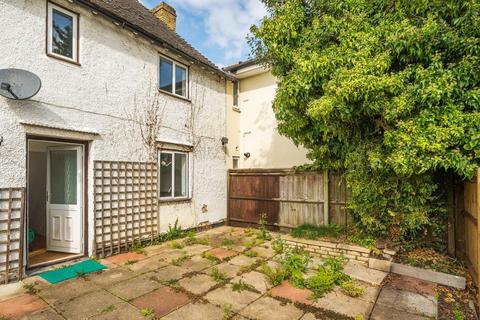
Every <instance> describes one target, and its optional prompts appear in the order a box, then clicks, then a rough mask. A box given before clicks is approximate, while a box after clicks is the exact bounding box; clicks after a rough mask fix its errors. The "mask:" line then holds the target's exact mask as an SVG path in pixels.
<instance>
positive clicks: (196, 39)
mask: <svg viewBox="0 0 480 320" xmlns="http://www.w3.org/2000/svg"><path fill="white" fill-rule="evenodd" d="M139 1H140V2H142V3H143V4H144V5H145V6H147V7H148V8H150V9H151V8H153V7H154V6H155V5H157V4H158V3H159V2H160V0H139ZM166 2H167V3H168V4H170V5H171V6H172V7H174V8H175V10H176V11H177V33H178V34H180V36H182V37H183V38H184V39H185V40H187V41H188V42H189V43H190V44H191V45H192V46H194V47H195V48H196V49H197V50H198V51H200V52H201V53H202V54H204V55H205V56H206V57H207V58H209V59H210V60H212V61H213V62H214V63H215V64H217V65H218V66H220V67H223V66H227V65H230V64H234V63H237V62H238V61H241V60H245V59H247V58H248V55H249V52H250V50H249V47H248V45H247V41H246V36H247V34H248V33H249V29H250V26H251V25H252V24H258V22H259V21H260V19H261V18H262V17H263V16H264V15H266V11H265V8H264V6H263V4H262V3H261V2H260V0H167V1H166Z"/></svg>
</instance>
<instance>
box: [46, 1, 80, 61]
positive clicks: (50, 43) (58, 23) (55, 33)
mask: <svg viewBox="0 0 480 320" xmlns="http://www.w3.org/2000/svg"><path fill="white" fill-rule="evenodd" d="M78 20H79V15H78V14H77V13H74V12H72V11H69V10H67V9H65V8H63V7H60V6H58V5H56V4H53V3H51V2H47V54H48V55H49V56H53V57H56V58H59V59H62V60H66V61H69V62H74V63H78V43H79V35H78V29H79V27H78Z"/></svg>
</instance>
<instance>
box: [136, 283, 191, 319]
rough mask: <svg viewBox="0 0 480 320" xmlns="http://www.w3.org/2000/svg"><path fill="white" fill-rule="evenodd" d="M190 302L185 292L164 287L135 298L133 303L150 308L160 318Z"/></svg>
mask: <svg viewBox="0 0 480 320" xmlns="http://www.w3.org/2000/svg"><path fill="white" fill-rule="evenodd" d="M189 302H190V298H189V297H188V296H187V295H186V294H185V293H183V292H179V291H175V290H173V289H171V288H169V287H162V288H160V289H157V290H155V291H153V292H151V293H148V294H146V295H144V296H142V297H139V298H137V299H135V300H133V301H132V304H133V305H134V306H136V307H137V308H139V309H145V308H150V309H152V310H153V311H154V312H155V316H156V317H157V318H160V317H163V316H164V315H166V314H169V313H170V312H172V311H173V310H176V309H178V308H180V307H182V306H184V305H186V304H187V303H189Z"/></svg>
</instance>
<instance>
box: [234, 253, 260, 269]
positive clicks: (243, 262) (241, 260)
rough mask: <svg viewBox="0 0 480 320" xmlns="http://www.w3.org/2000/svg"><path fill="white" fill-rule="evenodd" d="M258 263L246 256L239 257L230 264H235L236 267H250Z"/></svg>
mask: <svg viewBox="0 0 480 320" xmlns="http://www.w3.org/2000/svg"><path fill="white" fill-rule="evenodd" d="M256 261H257V259H255V258H250V257H247V256H244V255H242V254H241V255H238V256H236V257H235V258H232V259H230V261H228V263H230V264H234V265H236V266H249V265H252V264H254V263H255V262H256Z"/></svg>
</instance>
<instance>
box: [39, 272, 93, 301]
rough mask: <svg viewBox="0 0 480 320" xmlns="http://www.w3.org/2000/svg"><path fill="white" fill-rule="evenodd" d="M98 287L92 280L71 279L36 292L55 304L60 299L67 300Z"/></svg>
mask: <svg viewBox="0 0 480 320" xmlns="http://www.w3.org/2000/svg"><path fill="white" fill-rule="evenodd" d="M89 279H90V278H89ZM98 289H99V287H98V286H97V285H96V284H95V283H93V282H92V281H85V280H84V279H73V280H68V281H65V282H60V283H58V284H55V285H52V286H50V287H48V288H45V289H42V290H40V291H39V292H38V293H37V294H38V295H39V296H40V297H41V298H42V299H43V300H45V301H47V302H48V303H49V304H51V305H54V306H55V305H57V304H58V303H60V302H62V301H68V300H71V299H74V298H76V297H79V296H81V295H83V294H86V293H88V292H92V291H96V290H98Z"/></svg>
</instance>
